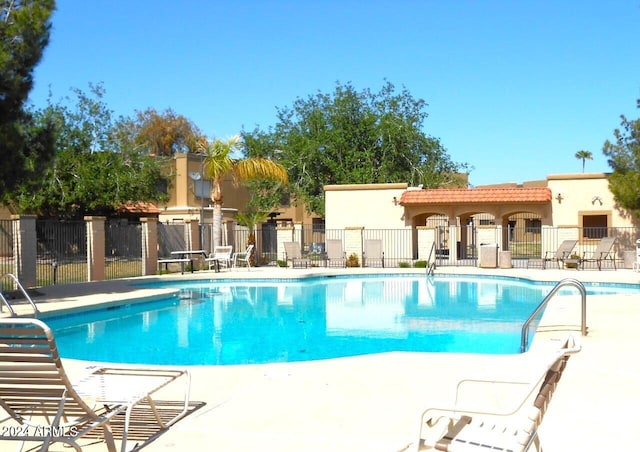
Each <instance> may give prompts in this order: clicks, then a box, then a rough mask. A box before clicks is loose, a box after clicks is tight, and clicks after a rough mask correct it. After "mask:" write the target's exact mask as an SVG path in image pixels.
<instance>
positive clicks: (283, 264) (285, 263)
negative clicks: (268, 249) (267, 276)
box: [276, 259, 287, 267]
mask: <svg viewBox="0 0 640 452" xmlns="http://www.w3.org/2000/svg"><path fill="white" fill-rule="evenodd" d="M276 262H277V264H278V267H286V266H287V261H283V260H282V259H278V260H277V261H276Z"/></svg>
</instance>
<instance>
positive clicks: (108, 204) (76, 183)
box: [6, 85, 166, 218]
mask: <svg viewBox="0 0 640 452" xmlns="http://www.w3.org/2000/svg"><path fill="white" fill-rule="evenodd" d="M72 91H73V92H74V93H75V98H74V99H70V98H66V103H62V102H59V103H56V104H54V103H52V102H51V100H50V101H49V105H48V106H47V107H46V108H44V109H43V110H38V111H34V112H33V113H32V115H33V118H34V122H35V123H36V124H39V123H42V124H52V125H53V126H54V131H55V133H54V145H55V148H56V154H55V158H54V160H53V162H52V164H50V165H47V166H46V167H43V168H42V169H41V172H40V173H39V174H37V175H35V176H34V177H32V178H30V179H28V180H25V181H23V182H22V183H20V185H19V186H18V187H17V188H16V189H15V190H14V191H13V192H12V193H11V194H9V195H8V196H7V197H6V201H7V203H8V204H9V205H11V206H12V207H13V208H14V209H15V210H16V211H17V212H19V213H34V214H38V215H41V216H47V217H64V218H78V217H82V216H83V215H87V214H100V215H112V214H114V213H115V212H116V210H117V209H118V208H119V207H121V206H122V205H123V204H126V203H129V202H138V201H159V200H163V199H165V198H166V193H165V191H163V190H162V188H161V187H163V186H166V179H165V177H164V176H163V174H162V159H160V158H156V157H152V156H150V155H149V154H148V153H147V152H146V150H135V149H130V148H126V147H123V146H121V144H120V143H119V142H118V141H117V140H118V137H119V135H118V134H115V133H113V131H114V130H115V129H114V123H113V121H112V113H111V111H110V110H109V109H108V107H107V106H106V104H105V103H104V102H103V100H102V98H103V95H104V89H103V88H102V86H100V85H97V86H91V92H90V93H85V92H83V91H81V90H79V89H73V90H72ZM74 102H75V104H74ZM121 121H124V122H126V120H125V119H121ZM118 123H120V121H118V122H117V124H118Z"/></svg>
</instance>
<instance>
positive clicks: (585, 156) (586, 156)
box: [576, 150, 593, 173]
mask: <svg viewBox="0 0 640 452" xmlns="http://www.w3.org/2000/svg"><path fill="white" fill-rule="evenodd" d="M576 158H577V159H578V160H582V172H583V173H584V164H585V161H587V160H593V154H592V153H591V151H585V150H582V151H578V152H576Z"/></svg>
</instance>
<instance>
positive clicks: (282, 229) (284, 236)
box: [276, 224, 295, 260]
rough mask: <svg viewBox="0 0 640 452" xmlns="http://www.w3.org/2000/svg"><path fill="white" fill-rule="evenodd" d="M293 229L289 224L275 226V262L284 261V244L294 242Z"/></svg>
mask: <svg viewBox="0 0 640 452" xmlns="http://www.w3.org/2000/svg"><path fill="white" fill-rule="evenodd" d="M294 232H295V230H294V228H293V225H290V224H280V225H278V226H276V260H284V259H285V251H284V243H285V242H295V240H294Z"/></svg>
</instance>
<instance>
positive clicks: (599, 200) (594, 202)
mask: <svg viewBox="0 0 640 452" xmlns="http://www.w3.org/2000/svg"><path fill="white" fill-rule="evenodd" d="M596 202H599V203H600V205H602V198H601V197H600V196H594V197H593V198H592V199H591V205H595V204H596Z"/></svg>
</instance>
